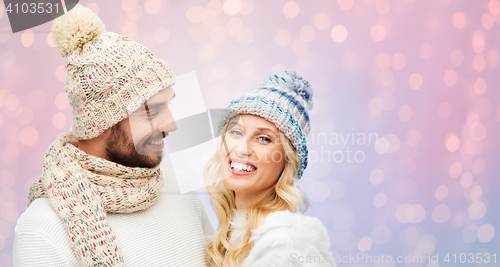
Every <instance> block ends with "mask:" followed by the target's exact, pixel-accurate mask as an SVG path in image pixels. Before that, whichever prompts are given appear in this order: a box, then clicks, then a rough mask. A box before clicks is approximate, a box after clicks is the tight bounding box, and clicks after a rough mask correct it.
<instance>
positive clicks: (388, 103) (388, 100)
mask: <svg viewBox="0 0 500 267" xmlns="http://www.w3.org/2000/svg"><path fill="white" fill-rule="evenodd" d="M387 72H389V73H388V74H386V75H387V76H390V77H387V78H386V79H390V80H391V82H392V77H393V75H392V72H391V71H389V70H387ZM382 84H384V83H382ZM378 96H379V97H380V98H381V99H382V102H383V103H384V110H387V111H389V110H391V109H393V108H394V106H395V105H396V99H395V98H394V96H393V95H391V94H389V93H386V92H383V93H380V94H379V95H378Z"/></svg>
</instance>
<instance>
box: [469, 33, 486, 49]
mask: <svg viewBox="0 0 500 267" xmlns="http://www.w3.org/2000/svg"><path fill="white" fill-rule="evenodd" d="M484 38H485V36H484V33H482V32H480V31H476V32H475V33H474V38H473V39H472V50H474V52H476V53H477V54H481V53H482V52H483V51H484V45H485V41H484Z"/></svg>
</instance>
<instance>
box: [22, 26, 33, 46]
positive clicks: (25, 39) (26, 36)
mask: <svg viewBox="0 0 500 267" xmlns="http://www.w3.org/2000/svg"><path fill="white" fill-rule="evenodd" d="M34 41H35V34H34V33H33V31H32V30H26V31H24V32H23V34H22V35H21V43H23V46H24V47H30V46H31V45H32V44H33V42H34Z"/></svg>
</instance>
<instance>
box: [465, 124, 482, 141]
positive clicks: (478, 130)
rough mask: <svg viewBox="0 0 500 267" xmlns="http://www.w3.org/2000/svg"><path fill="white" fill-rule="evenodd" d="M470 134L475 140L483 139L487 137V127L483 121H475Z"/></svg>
mask: <svg viewBox="0 0 500 267" xmlns="http://www.w3.org/2000/svg"><path fill="white" fill-rule="evenodd" d="M469 134H470V136H471V138H472V139H473V140H474V141H481V140H483V139H484V137H486V128H485V127H484V125H482V124H481V123H479V122H478V123H475V124H474V125H472V126H471V127H470V128H469Z"/></svg>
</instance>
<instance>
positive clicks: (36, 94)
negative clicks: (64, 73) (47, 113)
mask: <svg viewBox="0 0 500 267" xmlns="http://www.w3.org/2000/svg"><path fill="white" fill-rule="evenodd" d="M45 98H46V95H45V91H44V90H35V91H33V92H31V93H30V94H29V96H28V104H29V105H30V106H31V107H33V108H39V107H41V106H43V104H44V103H45Z"/></svg>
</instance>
